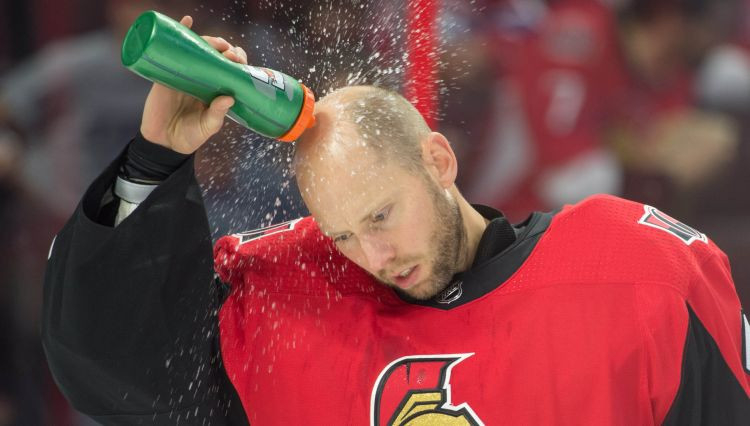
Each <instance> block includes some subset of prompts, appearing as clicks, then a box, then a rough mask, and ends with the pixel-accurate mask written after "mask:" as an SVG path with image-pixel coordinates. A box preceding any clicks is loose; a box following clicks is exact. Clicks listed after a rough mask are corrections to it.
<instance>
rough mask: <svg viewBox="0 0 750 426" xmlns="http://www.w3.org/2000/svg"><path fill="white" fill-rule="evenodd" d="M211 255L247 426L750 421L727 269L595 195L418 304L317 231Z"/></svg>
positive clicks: (228, 364)
mask: <svg viewBox="0 0 750 426" xmlns="http://www.w3.org/2000/svg"><path fill="white" fill-rule="evenodd" d="M214 254H215V268H216V270H217V272H218V273H219V275H220V277H221V278H222V280H223V281H225V282H226V283H229V284H230V286H231V292H230V294H229V296H228V298H227V300H226V301H225V302H224V304H223V306H222V308H221V311H220V313H219V318H220V323H219V324H220V333H221V334H220V341H221V354H222V358H223V360H224V367H225V369H226V371H227V373H228V376H229V379H230V380H231V382H232V384H233V385H234V387H235V388H236V390H237V391H238V393H239V396H240V399H241V401H242V404H243V406H244V409H245V411H246V413H247V415H248V419H249V420H250V423H251V424H259V425H268V424H289V425H296V424H306V425H363V424H368V423H369V424H371V425H378V426H380V425H426V424H430V425H437V424H439V425H472V424H473V425H480V424H484V425H501V424H509V425H531V424H571V425H584V424H586V425H588V424H597V425H601V424H609V425H636V424H638V425H650V424H662V423H664V424H691V423H694V424H706V423H710V424H748V423H750V417H744V416H750V399H749V398H748V395H750V371H748V369H749V368H750V355H749V354H748V352H747V345H748V342H747V340H748V337H750V325H749V324H748V323H747V319H746V318H744V319H743V315H742V311H741V307H740V304H739V301H738V299H737V296H736V293H735V289H734V286H733V283H732V280H731V275H730V270H729V265H728V262H727V259H726V257H725V256H724V254H723V253H722V252H721V251H720V250H719V249H718V248H717V247H716V246H715V245H714V244H713V243H712V242H711V241H710V240H708V239H707V238H706V236H705V235H703V234H701V233H700V232H698V231H696V230H694V229H692V228H690V227H688V226H686V225H684V224H682V223H680V222H678V221H676V220H674V219H672V218H670V217H669V216H667V215H665V214H663V213H661V212H659V211H658V210H656V209H654V208H652V207H649V206H644V205H642V204H638V203H634V202H629V201H624V200H621V199H617V198H614V197H609V196H595V197H592V198H589V199H587V200H586V201H584V202H582V203H580V204H578V205H575V206H568V207H566V208H564V209H563V210H562V211H561V212H559V213H557V214H556V215H555V216H554V217H551V216H549V215H547V216H545V215H539V214H536V215H533V216H532V217H531V218H530V220H529V221H528V223H527V224H526V226H525V227H524V228H523V229H521V230H520V231H519V232H518V236H517V239H516V241H515V242H514V243H513V244H512V245H510V246H509V247H508V248H506V249H505V250H503V251H502V252H501V253H499V254H497V255H495V256H492V257H491V258H489V259H487V260H485V261H483V262H480V263H479V264H475V265H474V266H473V267H472V269H471V270H469V271H466V272H465V273H462V274H461V275H460V276H458V278H457V279H456V280H455V281H454V282H453V283H452V284H451V285H450V286H449V288H448V289H447V290H446V291H445V292H444V293H443V294H441V295H440V296H439V297H438V298H436V299H435V300H433V301H429V302H421V303H416V302H415V301H408V300H404V299H403V298H401V297H399V296H398V295H397V294H396V293H395V292H394V291H393V290H391V289H388V288H386V287H384V286H382V285H380V284H378V283H376V282H375V281H374V280H373V279H372V278H371V277H370V276H369V275H368V274H366V273H365V272H364V271H362V270H361V269H359V268H358V267H357V266H355V265H354V264H353V263H351V262H349V261H348V260H347V259H345V258H344V257H343V256H342V255H341V254H339V253H338V252H337V250H336V249H335V247H334V246H333V245H332V243H331V242H330V240H329V239H328V238H326V237H324V236H323V235H322V234H321V233H320V231H319V230H318V227H317V225H316V224H315V222H314V221H313V220H312V219H310V218H305V219H301V220H298V221H293V222H289V223H286V224H284V225H282V226H279V227H275V228H271V229H268V230H264V231H256V232H254V233H247V234H238V235H234V236H229V237H225V238H223V239H221V240H220V241H219V242H218V244H217V245H216V247H215V250H214ZM743 333H744V334H743ZM743 335H744V336H745V340H744V341H743Z"/></svg>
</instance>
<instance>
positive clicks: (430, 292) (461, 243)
mask: <svg viewBox="0 0 750 426" xmlns="http://www.w3.org/2000/svg"><path fill="white" fill-rule="evenodd" d="M430 183H432V182H430ZM433 185H434V183H433V184H432V185H429V186H428V188H429V191H430V193H431V195H432V204H433V207H434V211H435V223H434V225H435V233H434V234H433V235H432V238H430V246H431V247H432V248H433V253H434V255H433V256H432V261H431V265H430V268H429V270H430V271H431V273H430V275H429V276H428V277H426V278H425V279H423V280H422V281H421V282H419V283H417V284H416V285H415V286H414V287H412V288H410V289H406V290H402V289H399V288H396V290H397V291H400V292H402V293H405V294H407V295H409V296H411V297H413V298H415V299H418V300H427V299H431V298H432V297H434V296H436V295H437V294H439V293H440V292H441V291H443V290H445V288H446V287H448V284H450V282H451V280H452V278H453V275H455V274H456V273H457V272H459V271H458V269H459V267H460V265H461V264H462V260H463V259H464V257H465V252H466V250H465V247H466V244H467V237H466V230H465V229H464V223H463V217H462V216H461V209H460V208H459V207H458V202H457V201H456V199H455V198H454V197H452V196H450V194H449V193H447V192H444V191H441V190H439V189H438V188H436V187H435V186H433Z"/></svg>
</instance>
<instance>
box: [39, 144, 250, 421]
mask: <svg viewBox="0 0 750 426" xmlns="http://www.w3.org/2000/svg"><path fill="white" fill-rule="evenodd" d="M122 160H123V156H121V157H120V158H119V159H118V160H116V161H115V162H114V163H113V164H112V165H111V166H110V167H109V168H108V169H107V170H106V171H105V172H104V173H103V174H102V175H101V176H100V177H99V178H98V179H97V180H96V181H95V182H94V183H93V184H92V185H91V187H90V188H89V189H88V191H87V192H86V194H85V195H84V197H83V200H82V201H81V203H80V204H79V206H78V208H77V210H76V211H75V213H74V214H73V216H72V217H71V218H70V220H69V221H68V222H67V224H66V225H65V226H64V227H63V229H62V230H61V231H60V233H59V234H58V235H57V236H56V238H55V240H54V242H53V246H52V248H51V250H50V259H49V261H48V264H47V269H46V274H45V282H44V304H43V314H42V342H43V346H44V350H45V353H46V356H47V360H48V363H49V365H50V369H51V371H52V374H53V376H54V378H55V381H56V382H57V384H58V386H59V387H60V389H61V390H62V392H63V394H65V396H66V397H67V398H68V400H69V401H70V402H71V403H72V405H73V407H75V408H76V409H77V410H79V411H81V412H83V413H84V414H87V415H89V416H90V417H92V418H93V419H95V420H97V421H98V422H101V423H103V424H116V425H121V424H164V425H167V424H168V425H173V424H198V425H209V424H210V425H225V424H227V425H229V424H231V425H236V424H247V420H246V417H245V415H244V412H243V411H242V406H241V404H240V402H239V399H238V398H237V395H236V392H235V391H234V389H233V388H232V386H231V384H230V383H229V381H228V379H227V377H226V372H225V370H224V368H223V366H222V364H221V357H220V355H219V347H218V324H217V311H218V308H219V304H220V302H221V300H220V289H219V287H218V285H216V284H215V280H214V273H213V263H212V247H211V238H210V232H209V225H208V220H207V218H206V214H205V212H204V207H203V201H202V197H201V193H200V189H199V187H198V184H197V182H196V180H195V177H194V170H193V161H192V159H191V160H189V161H185V162H184V164H182V165H181V166H180V168H179V169H178V170H177V171H175V172H174V173H173V174H172V175H171V176H169V177H168V179H167V180H165V181H164V182H163V183H161V184H160V185H159V186H158V187H157V188H156V189H155V190H154V191H153V192H152V193H151V195H150V196H149V197H148V198H147V199H146V201H144V202H143V203H141V205H140V206H139V207H138V208H137V209H136V210H135V211H134V212H133V213H132V214H131V215H130V216H128V217H127V218H126V219H125V220H124V221H123V222H122V223H121V224H120V225H119V226H117V227H116V228H113V227H109V226H104V225H101V224H99V223H97V222H96V221H95V220H92V219H95V218H97V217H98V215H99V211H100V208H101V206H102V200H103V199H105V200H106V198H107V196H108V194H110V192H111V188H112V185H113V183H114V181H115V178H116V176H117V173H118V169H119V167H120V165H121V164H122ZM109 196H110V197H111V195H109Z"/></svg>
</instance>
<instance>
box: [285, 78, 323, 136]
mask: <svg viewBox="0 0 750 426" xmlns="http://www.w3.org/2000/svg"><path fill="white" fill-rule="evenodd" d="M300 86H302V90H303V91H304V93H305V97H304V99H303V100H302V109H301V110H300V112H299V115H298V116H297V120H296V121H295V122H294V124H292V127H291V128H290V129H289V130H288V131H287V132H286V133H284V134H283V135H281V137H279V138H278V140H280V141H282V142H293V141H295V140H297V138H299V137H300V136H301V135H302V133H303V132H304V131H305V130H307V129H309V128H310V127H313V126H314V125H315V116H313V112H314V110H315V95H314V94H313V92H312V90H310V89H308V88H307V86H305V85H304V84H301V83H300Z"/></svg>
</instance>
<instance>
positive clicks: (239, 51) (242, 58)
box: [234, 46, 247, 65]
mask: <svg viewBox="0 0 750 426" xmlns="http://www.w3.org/2000/svg"><path fill="white" fill-rule="evenodd" d="M234 50H235V52H236V53H237V56H239V59H240V60H239V62H240V63H243V64H245V65H247V52H245V49H243V48H241V47H239V46H235V47H234Z"/></svg>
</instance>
